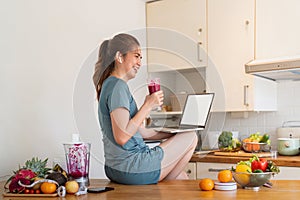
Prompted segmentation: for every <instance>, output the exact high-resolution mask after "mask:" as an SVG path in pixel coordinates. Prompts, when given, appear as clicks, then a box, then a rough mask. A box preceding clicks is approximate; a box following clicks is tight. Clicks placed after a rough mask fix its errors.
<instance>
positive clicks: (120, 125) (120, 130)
mask: <svg viewBox="0 0 300 200" xmlns="http://www.w3.org/2000/svg"><path fill="white" fill-rule="evenodd" d="M162 103H163V92H162V91H158V92H155V93H153V94H152V95H148V96H146V99H145V102H144V104H143V105H142V107H141V108H140V110H139V111H138V112H137V113H136V115H135V116H134V117H133V118H132V119H130V116H129V111H128V110H127V109H126V108H123V107H121V108H117V109H115V110H113V111H112V112H111V113H110V117H111V123H112V130H113V134H114V138H115V140H116V142H117V143H118V144H119V145H121V146H123V145H124V144H125V143H126V142H127V141H128V140H129V139H130V138H131V137H132V136H133V135H134V134H135V133H136V132H137V131H138V129H139V127H140V126H141V124H142V123H143V121H144V119H145V118H146V117H147V116H148V115H149V113H150V111H151V110H152V108H155V107H157V106H160V105H162Z"/></svg>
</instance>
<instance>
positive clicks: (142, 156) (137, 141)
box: [98, 76, 163, 184]
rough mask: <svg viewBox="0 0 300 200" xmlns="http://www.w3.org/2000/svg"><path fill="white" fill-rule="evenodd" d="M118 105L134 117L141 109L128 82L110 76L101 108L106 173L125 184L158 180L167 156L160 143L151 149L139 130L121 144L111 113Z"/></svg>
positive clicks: (112, 178)
mask: <svg viewBox="0 0 300 200" xmlns="http://www.w3.org/2000/svg"><path fill="white" fill-rule="evenodd" d="M116 108H125V109H127V110H128V111H129V114H130V119H131V118H132V117H134V115H135V114H136V113H137V111H138V109H137V106H136V103H135V100H134V99H133V97H132V94H131V93H130V91H129V88H128V85H127V83H126V82H125V81H123V80H122V79H118V78H116V77H114V76H110V77H108V78H107V79H106V80H105V81H104V83H103V85H102V89H101V94H100V99H99V108H98V116H99V122H100V125H101V130H102V133H103V144H104V157H105V172H106V175H107V176H108V178H110V179H111V180H112V181H115V182H118V183H123V184H152V183H157V182H158V179H159V176H160V169H161V160H162V158H163V150H162V148H160V147H159V146H157V147H154V148H151V149H150V148H149V147H148V146H147V145H146V144H145V142H144V140H143V138H142V136H141V134H140V133H139V132H136V133H135V134H134V136H133V137H131V139H129V140H128V142H127V143H126V144H124V145H123V146H121V145H119V144H117V143H116V141H115V139H114V136H113V131H112V125H111V118H110V113H111V112H112V111H113V110H115V109H116Z"/></svg>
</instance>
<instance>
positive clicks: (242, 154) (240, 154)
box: [214, 151, 271, 157]
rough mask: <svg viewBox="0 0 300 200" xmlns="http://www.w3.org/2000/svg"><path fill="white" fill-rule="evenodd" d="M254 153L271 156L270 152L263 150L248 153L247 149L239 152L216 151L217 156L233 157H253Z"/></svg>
mask: <svg viewBox="0 0 300 200" xmlns="http://www.w3.org/2000/svg"><path fill="white" fill-rule="evenodd" d="M253 154H256V155H257V156H258V157H271V153H270V152H261V153H247V152H245V151H237V152H224V151H215V152H214V155H215V156H231V157H252V156H253Z"/></svg>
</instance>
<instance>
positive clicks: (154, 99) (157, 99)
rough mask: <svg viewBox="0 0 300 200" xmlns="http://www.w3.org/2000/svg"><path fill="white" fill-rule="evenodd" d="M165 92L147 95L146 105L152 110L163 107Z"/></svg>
mask: <svg viewBox="0 0 300 200" xmlns="http://www.w3.org/2000/svg"><path fill="white" fill-rule="evenodd" d="M163 101H164V92H163V91H162V90H160V91H157V92H154V93H152V94H151V95H147V96H146V99H145V102H144V104H147V105H148V106H149V107H150V108H151V109H154V108H157V107H159V106H161V105H163Z"/></svg>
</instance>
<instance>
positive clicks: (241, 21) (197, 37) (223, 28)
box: [147, 0, 300, 112]
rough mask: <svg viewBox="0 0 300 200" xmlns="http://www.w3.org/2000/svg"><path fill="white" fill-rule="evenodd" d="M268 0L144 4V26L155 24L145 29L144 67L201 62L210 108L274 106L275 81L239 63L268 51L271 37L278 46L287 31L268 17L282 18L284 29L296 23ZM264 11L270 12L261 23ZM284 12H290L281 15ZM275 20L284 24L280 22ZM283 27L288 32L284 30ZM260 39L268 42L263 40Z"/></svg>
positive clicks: (167, 67)
mask: <svg viewBox="0 0 300 200" xmlns="http://www.w3.org/2000/svg"><path fill="white" fill-rule="evenodd" d="M290 1H292V0H288V2H290ZM272 2H273V0H261V1H256V0H243V1H241V0H162V1H155V2H152V3H147V27H157V28H150V29H148V30H147V39H148V49H147V50H148V51H147V52H148V70H149V72H157V71H166V70H180V69H186V68H193V67H205V76H206V80H205V83H206V90H207V91H208V92H214V93H215V94H216V96H215V99H214V104H213V108H212V110H213V111H227V112H235V111H237V112H239V111H275V110H277V83H276V82H273V81H270V80H266V79H262V78H258V77H255V76H253V75H249V74H246V73H245V64H246V63H248V62H249V61H251V60H253V59H255V58H256V57H257V55H258V56H260V55H265V54H266V53H264V52H263V51H264V49H267V51H268V52H269V55H271V54H272V55H274V52H276V48H277V46H276V44H277V41H276V40H275V41H273V40H272V38H276V39H277V40H280V42H278V44H281V45H283V46H284V42H283V41H281V40H285V39H286V37H288V36H287V35H284V34H283V31H282V30H279V29H280V28H281V27H277V21H273V20H272V19H273V15H276V17H275V19H277V20H278V21H279V20H280V17H283V18H284V19H285V21H286V23H289V24H290V25H289V28H291V25H293V26H296V22H297V20H295V19H294V18H293V17H291V16H294V15H296V14H294V13H293V14H290V13H285V14H282V12H283V11H284V12H286V11H285V10H282V12H281V14H280V15H278V14H276V12H275V10H274V9H273V10H272V12H271V11H268V9H269V8H270V7H272V5H273V3H272ZM275 2H276V3H275V4H276V6H277V7H279V8H278V9H280V7H281V6H285V3H284V2H282V1H279V0H276V1H275ZM279 2H281V3H279ZM293 2H294V3H295V4H296V1H295V0H294V1H293ZM297 2H298V1H297ZM281 4H282V5H281ZM289 4H290V3H289ZM298 4H299V3H298ZM291 9H292V8H289V10H291ZM264 12H267V13H268V12H271V13H272V14H270V15H269V16H268V20H271V22H270V23H268V24H266V27H265V25H264V24H263V23H264V22H266V20H267V19H265V17H264V15H263V14H264ZM295 12H296V11H295ZM278 13H280V12H278ZM288 14H289V15H291V16H290V17H286V15H288ZM288 20H289V21H288ZM287 21H288V22H287ZM292 21H294V24H293V22H292ZM270 24H272V25H271V26H270ZM280 24H281V25H282V26H284V27H286V25H285V23H282V22H280ZM296 29H297V30H298V29H300V28H296ZM285 31H286V33H288V34H290V32H289V30H285ZM299 33H300V31H299V32H297V34H298V35H299ZM275 35H276V36H275ZM266 38H267V39H268V40H269V43H266V42H265V39H266ZM293 38H295V39H296V37H293ZM191 41H192V42H191ZM287 41H289V39H287ZM271 42H273V43H271ZM296 46H297V45H296V44H293V47H295V48H297V47H296ZM278 48H280V47H278ZM284 48H285V49H287V48H286V47H285V46H284ZM268 49H269V50H268ZM284 51H286V50H284ZM290 51H291V50H290ZM272 52H273V53H272Z"/></svg>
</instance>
